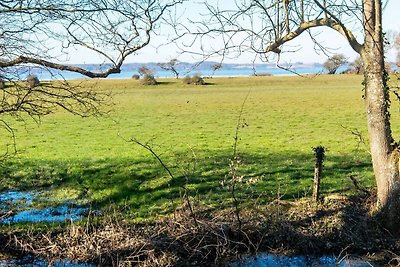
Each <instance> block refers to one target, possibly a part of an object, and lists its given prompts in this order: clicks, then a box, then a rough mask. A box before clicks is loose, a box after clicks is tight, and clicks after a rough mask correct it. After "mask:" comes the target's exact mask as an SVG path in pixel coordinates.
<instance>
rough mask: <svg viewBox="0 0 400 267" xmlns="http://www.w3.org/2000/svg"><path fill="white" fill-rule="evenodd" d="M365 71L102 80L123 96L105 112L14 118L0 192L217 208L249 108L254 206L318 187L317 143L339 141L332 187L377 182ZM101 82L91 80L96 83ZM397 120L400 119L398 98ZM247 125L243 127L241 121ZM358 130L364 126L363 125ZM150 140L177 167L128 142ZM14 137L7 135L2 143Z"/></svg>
mask: <svg viewBox="0 0 400 267" xmlns="http://www.w3.org/2000/svg"><path fill="white" fill-rule="evenodd" d="M361 79H362V78H361V76H354V75H353V76H346V75H332V76H318V77H306V78H302V77H250V78H247V77H246V78H245V77H240V78H213V79H209V80H208V81H207V85H205V86H195V85H183V84H182V83H181V82H179V81H177V80H174V79H165V80H161V84H159V85H157V86H142V85H140V83H139V82H137V81H134V80H99V81H96V82H95V83H96V87H95V88H96V90H109V91H111V92H112V93H113V102H114V106H113V109H112V111H111V113H109V115H108V116H106V117H98V118H80V117H74V116H72V115H70V114H67V113H64V112H61V111H60V112H57V113H55V114H52V115H49V116H47V117H44V118H42V121H41V123H40V124H39V125H38V124H35V123H34V122H32V121H30V120H28V121H27V122H26V123H25V124H23V123H21V122H18V121H16V122H14V123H13V126H14V127H15V129H16V132H15V133H16V140H17V147H18V150H19V153H18V155H17V156H16V157H14V158H12V159H10V160H9V161H7V162H6V163H5V164H4V165H3V166H2V168H1V186H0V189H1V190H9V189H20V190H31V189H34V190H37V189H43V190H45V191H47V192H48V194H49V196H50V198H52V199H55V200H57V199H58V200H60V199H64V198H70V199H75V200H77V201H78V202H84V203H91V204H92V205H94V206H95V207H98V208H100V209H106V208H107V207H109V206H110V205H115V204H116V205H117V206H118V207H120V208H123V209H124V212H123V214H124V216H125V217H126V218H128V219H131V220H139V221H140V220H143V219H152V218H156V217H158V216H160V215H161V216H162V215H168V214H171V212H172V211H173V210H174V209H175V208H176V207H177V206H178V205H180V203H181V202H180V199H181V196H182V194H184V193H185V192H184V191H183V189H182V186H185V187H186V188H187V192H186V193H187V194H189V195H190V196H191V197H193V198H194V199H195V200H196V201H198V202H199V203H201V204H202V205H205V206H207V207H209V208H212V209H221V208H224V207H229V206H231V204H232V202H233V198H232V196H231V193H230V190H229V189H227V187H223V186H221V181H223V180H224V179H226V178H228V179H229V178H230V175H229V172H230V167H229V165H230V158H231V156H232V151H233V143H234V136H235V130H236V127H237V125H238V116H239V113H240V109H241V106H242V104H243V103H244V101H245V99H246V96H247V95H248V97H247V100H246V101H245V103H244V108H243V113H242V118H243V121H241V123H240V127H239V133H238V136H239V142H238V146H237V149H238V153H239V155H240V159H241V163H240V164H239V165H238V166H237V169H238V173H237V175H239V176H243V182H242V183H240V184H239V185H238V186H237V194H238V195H237V196H238V198H239V200H240V202H241V205H243V206H246V205H248V206H252V205H254V203H255V201H256V202H257V205H263V204H266V203H269V201H270V200H271V199H275V198H281V199H294V198H301V197H303V196H309V195H310V193H311V188H312V176H313V153H312V147H315V146H318V145H323V146H325V147H326V148H327V149H328V152H327V158H326V162H325V169H324V174H323V181H322V193H323V194H328V193H333V192H339V193H341V194H352V193H354V192H355V191H354V188H353V185H352V182H351V180H350V179H349V177H350V176H353V177H356V179H357V180H358V181H359V183H360V184H361V185H362V186H364V187H373V184H374V183H373V178H372V173H371V165H370V157H369V154H368V152H367V149H366V147H365V144H363V143H360V142H359V139H358V138H357V136H356V135H354V134H352V133H351V131H350V130H353V132H354V131H355V132H359V133H361V135H362V136H363V137H364V138H366V137H367V136H366V123H365V115H364V106H363V99H362V90H361V88H362V86H361ZM91 83H94V82H93V81H88V86H89V84H91ZM392 113H393V114H392V117H393V118H394V119H396V118H397V117H398V115H399V114H398V113H399V112H398V110H397V107H395V106H394V108H392ZM242 126H243V127H242ZM355 129H357V130H355ZM132 137H134V138H137V139H138V140H140V141H141V142H143V143H147V144H149V145H150V146H151V148H152V149H153V150H154V151H155V152H156V153H157V154H159V155H160V157H161V159H162V160H163V161H164V163H165V164H166V165H167V166H168V168H169V169H170V170H171V171H172V173H173V174H174V176H175V178H174V179H172V178H171V177H170V176H169V175H168V174H167V173H166V171H165V170H164V169H163V168H162V167H161V166H160V164H159V163H158V162H157V161H156V160H155V159H154V157H152V155H151V154H150V153H149V152H148V151H146V150H145V149H143V148H141V147H140V146H138V145H136V144H134V143H132V142H129V140H130V139H131V138H132ZM9 142H10V140H9V139H6V138H3V139H2V140H1V143H0V145H1V147H3V148H4V147H5V145H6V144H7V143H9Z"/></svg>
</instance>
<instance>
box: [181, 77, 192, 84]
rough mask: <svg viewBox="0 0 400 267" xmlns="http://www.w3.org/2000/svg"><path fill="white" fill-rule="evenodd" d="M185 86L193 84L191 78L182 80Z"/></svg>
mask: <svg viewBox="0 0 400 267" xmlns="http://www.w3.org/2000/svg"><path fill="white" fill-rule="evenodd" d="M182 82H183V84H191V83H192V78H190V76H185V78H183V79H182Z"/></svg>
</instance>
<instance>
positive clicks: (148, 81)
mask: <svg viewBox="0 0 400 267" xmlns="http://www.w3.org/2000/svg"><path fill="white" fill-rule="evenodd" d="M142 84H143V85H156V84H157V81H156V79H155V78H154V76H153V75H149V74H147V75H144V77H143V79H142Z"/></svg>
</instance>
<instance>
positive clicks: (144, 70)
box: [138, 66, 154, 77]
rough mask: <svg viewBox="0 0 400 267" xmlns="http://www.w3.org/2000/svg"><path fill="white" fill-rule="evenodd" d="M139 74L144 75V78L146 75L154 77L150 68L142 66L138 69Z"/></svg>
mask: <svg viewBox="0 0 400 267" xmlns="http://www.w3.org/2000/svg"><path fill="white" fill-rule="evenodd" d="M138 72H139V74H140V75H142V76H143V77H145V76H146V75H147V76H154V74H153V71H152V70H151V69H149V68H148V67H146V66H141V67H140V68H139V69H138Z"/></svg>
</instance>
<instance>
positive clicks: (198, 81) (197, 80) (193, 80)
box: [182, 74, 206, 85]
mask: <svg viewBox="0 0 400 267" xmlns="http://www.w3.org/2000/svg"><path fill="white" fill-rule="evenodd" d="M182 82H183V83H184V84H194V85H205V84H206V83H205V82H204V79H203V78H202V77H201V76H200V75H197V74H196V75H193V77H190V76H186V77H185V78H183V80H182Z"/></svg>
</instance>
